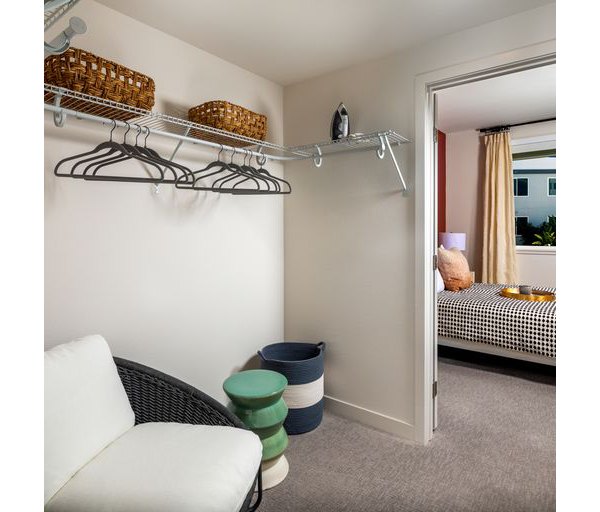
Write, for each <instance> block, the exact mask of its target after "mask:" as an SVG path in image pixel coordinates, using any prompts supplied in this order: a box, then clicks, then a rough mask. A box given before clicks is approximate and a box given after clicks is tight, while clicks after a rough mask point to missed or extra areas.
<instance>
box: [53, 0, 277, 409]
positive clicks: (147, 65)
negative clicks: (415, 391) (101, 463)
mask: <svg viewBox="0 0 600 512" xmlns="http://www.w3.org/2000/svg"><path fill="white" fill-rule="evenodd" d="M72 14H73V15H76V16H80V17H82V18H83V19H85V20H86V21H87V24H88V33H87V34H85V35H83V36H79V37H78V38H77V40H76V42H75V46H77V47H80V48H84V49H88V50H90V51H92V52H94V53H97V54H99V55H102V56H104V57H106V58H110V59H113V60H116V61H118V62H121V63H123V64H124V65H127V66H129V67H131V68H133V69H135V70H138V71H140V72H142V73H145V74H147V75H149V76H151V77H153V78H154V80H155V82H156V97H157V102H156V106H155V108H156V110H158V111H165V110H168V111H172V110H173V109H174V108H175V109H177V108H180V109H182V111H183V112H184V114H185V112H187V108H188V107H190V106H193V105H197V104H199V103H202V102H204V101H207V100H211V99H227V100H230V101H232V102H234V103H238V104H242V105H245V106H247V107H248V108H250V109H252V110H255V111H257V112H262V113H265V114H266V115H267V116H268V121H269V128H268V129H269V139H270V140H272V141H274V142H279V143H281V142H282V139H283V110H282V109H283V89H282V87H281V86H279V85H276V84H274V83H272V82H270V81H268V80H265V79H263V78H261V77H259V76H257V75H254V74H252V73H250V72H248V71H246V70H243V69H241V68H239V67H237V66H234V65H232V64H230V63H228V62H225V61H223V60H221V59H219V58H217V57H214V56H212V55H210V54H208V53H205V52H203V51H201V50H198V49H197V48H194V47H193V46H190V45H188V44H186V43H183V42H182V41H180V40H178V39H175V38H173V37H171V36H168V35H166V34H164V33H162V32H159V31H157V30H155V29H153V28H151V27H148V26H146V25H143V24H141V23H139V22H137V21H135V20H133V19H131V18H128V17H126V16H124V15H122V14H120V13H117V12H116V11H114V10H112V9H109V8H107V7H105V6H103V5H100V4H98V3H96V2H93V1H91V0H88V1H86V2H82V3H81V4H79V5H78V6H77V7H76V8H74V9H73V11H72ZM58 28H59V29H60V27H58ZM52 35H53V34H52ZM50 38H51V35H49V34H47V40H50ZM45 127H46V138H45V331H46V332H45V335H46V336H45V337H46V344H47V346H52V345H55V344H58V343H61V342H64V341H68V340H71V339H73V338H74V337H77V336H81V335H84V334H89V333H100V334H103V335H104V336H105V337H106V338H107V340H108V342H109V344H110V345H111V347H112V349H113V352H114V354H116V355H119V356H123V357H126V358H130V359H133V360H137V361H140V362H142V363H144V364H147V365H150V366H153V367H155V368H159V369H161V370H163V371H166V372H167V373H170V374H172V375H174V376H176V377H178V378H181V379H183V380H185V381H187V382H189V383H191V384H192V385H195V386H197V387H199V388H201V389H203V390H204V391H206V392H208V393H210V394H212V395H213V396H215V397H216V398H219V399H224V394H223V392H222V390H221V383H222V381H223V379H224V378H225V377H227V376H228V375H229V374H230V372H232V371H233V370H235V369H237V368H238V367H239V366H241V365H243V364H244V363H245V362H246V361H247V360H248V358H250V357H252V356H253V355H254V354H255V353H256V350H257V348H259V347H261V346H263V345H265V344H267V343H271V342H274V341H278V340H281V339H282V336H283V200H282V198H281V196H279V197H264V196H251V197H243V196H241V197H231V196H227V195H222V196H218V195H216V194H212V195H211V194H210V193H203V192H200V193H188V192H186V191H175V190H174V189H173V188H172V187H170V186H164V187H161V190H160V193H159V194H158V195H156V194H154V192H153V186H151V185H146V184H128V183H89V182H84V181H81V180H72V179H65V178H56V177H55V176H54V175H53V174H52V171H53V167H54V165H55V164H56V163H57V162H58V161H59V160H60V159H61V158H64V157H66V156H70V155H74V154H76V153H81V152H84V151H88V150H89V149H91V148H92V147H94V146H95V145H96V144H98V143H99V142H101V141H102V140H106V139H107V137H108V132H109V130H108V127H100V126H98V125H91V124H90V123H86V122H84V121H76V120H73V119H70V120H69V121H68V122H67V125H66V127H65V128H56V127H55V126H54V124H53V123H52V120H51V117H50V116H48V115H47V119H46V124H45ZM122 133H123V132H122V131H121V132H119V135H118V137H120V136H122ZM130 140H131V139H130ZM148 143H149V145H150V146H152V147H153V148H156V149H157V150H159V151H160V152H161V154H163V155H164V156H167V157H168V156H170V154H171V152H172V150H173V148H174V145H175V141H169V142H166V143H164V144H161V141H160V140H159V139H158V138H157V137H152V136H150V138H149V140H148ZM198 149H199V148H192V149H187V150H184V151H182V153H181V155H180V156H179V159H180V160H181V161H182V162H184V163H186V162H187V163H189V164H190V165H194V166H196V167H194V168H200V167H203V166H204V165H206V163H207V162H209V161H211V160H214V159H215V157H216V152H215V151H208V152H205V153H201V152H199V150H198ZM133 165H135V164H133ZM270 168H271V169H273V170H275V171H276V172H279V173H280V172H281V171H282V168H281V166H277V165H271V166H270Z"/></svg>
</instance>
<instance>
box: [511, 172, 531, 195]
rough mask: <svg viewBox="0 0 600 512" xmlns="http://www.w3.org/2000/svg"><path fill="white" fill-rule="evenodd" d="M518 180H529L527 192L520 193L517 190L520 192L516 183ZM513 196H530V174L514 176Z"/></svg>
mask: <svg viewBox="0 0 600 512" xmlns="http://www.w3.org/2000/svg"><path fill="white" fill-rule="evenodd" d="M516 180H526V181H527V194H525V195H518V194H516V193H515V192H518V190H519V187H518V186H516V185H515V181H516ZM513 196H514V197H529V176H513Z"/></svg>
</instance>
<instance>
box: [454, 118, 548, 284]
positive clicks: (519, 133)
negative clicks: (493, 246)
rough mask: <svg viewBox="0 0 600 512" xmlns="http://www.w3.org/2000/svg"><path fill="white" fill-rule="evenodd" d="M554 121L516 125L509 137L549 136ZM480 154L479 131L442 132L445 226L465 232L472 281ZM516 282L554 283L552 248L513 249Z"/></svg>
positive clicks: (478, 246) (477, 255)
mask: <svg viewBox="0 0 600 512" xmlns="http://www.w3.org/2000/svg"><path fill="white" fill-rule="evenodd" d="M555 133H556V123H555V122H554V121H552V122H548V123H539V124H532V125H527V126H517V127H514V128H513V129H512V130H511V137H512V140H513V141H515V142H518V141H520V140H523V139H525V140H530V139H532V138H535V137H540V136H546V135H553V134H555ZM483 168H484V155H483V152H482V144H481V138H480V135H479V132H478V131H476V130H465V131H460V132H451V133H447V134H446V225H447V230H448V231H456V232H462V233H467V249H466V251H465V256H466V258H467V260H468V261H469V265H470V267H471V269H472V270H475V278H476V280H480V279H481V258H482V253H481V250H482V244H483V240H482V229H483V227H482V219H483V210H482V208H483V204H482V202H481V198H482V197H483V195H482V194H483V188H482V187H483V181H482V180H483V178H482V177H483ZM517 265H518V269H519V282H521V283H527V284H531V285H534V286H552V287H555V286H556V251H555V250H553V249H546V248H537V247H526V248H525V247H521V248H517Z"/></svg>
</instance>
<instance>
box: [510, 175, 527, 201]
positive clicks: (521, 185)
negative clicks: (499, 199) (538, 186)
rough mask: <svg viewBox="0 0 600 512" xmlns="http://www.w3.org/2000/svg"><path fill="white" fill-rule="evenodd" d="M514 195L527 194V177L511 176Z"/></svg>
mask: <svg viewBox="0 0 600 512" xmlns="http://www.w3.org/2000/svg"><path fill="white" fill-rule="evenodd" d="M513 184H514V193H515V197H527V196H529V178H513Z"/></svg>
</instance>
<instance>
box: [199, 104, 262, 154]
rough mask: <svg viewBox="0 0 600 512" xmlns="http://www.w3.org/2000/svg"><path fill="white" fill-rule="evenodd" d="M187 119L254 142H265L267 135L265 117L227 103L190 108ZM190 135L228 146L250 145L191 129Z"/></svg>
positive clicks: (224, 136)
mask: <svg viewBox="0 0 600 512" xmlns="http://www.w3.org/2000/svg"><path fill="white" fill-rule="evenodd" d="M188 119H189V120H190V121H192V122H194V123H198V124H202V125H205V126H211V127H213V128H218V129H220V130H225V131H228V132H232V133H235V134H237V135H244V136H246V137H250V138H252V139H256V140H265V136H266V135H267V116H265V115H262V114H257V113H256V112H252V111H251V110H248V109H247V108H244V107H240V106H239V105H235V104H233V103H229V102H228V101H208V102H206V103H203V104H202V105H198V106H196V107H192V108H191V109H190V110H189V111H188ZM190 135H191V136H192V137H197V138H199V139H204V140H209V141H212V142H217V143H219V144H228V145H230V146H239V147H241V146H248V145H251V143H247V142H242V141H239V140H235V139H233V138H231V137H227V136H226V135H220V134H213V133H209V132H205V131H202V130H196V129H192V130H191V131H190Z"/></svg>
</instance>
